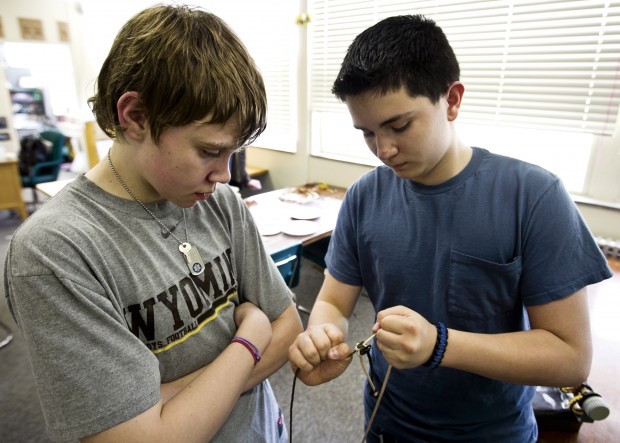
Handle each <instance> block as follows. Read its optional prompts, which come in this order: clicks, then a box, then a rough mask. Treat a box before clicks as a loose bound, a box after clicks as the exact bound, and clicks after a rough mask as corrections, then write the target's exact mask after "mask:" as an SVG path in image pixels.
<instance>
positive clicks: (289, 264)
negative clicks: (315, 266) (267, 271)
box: [271, 243, 310, 314]
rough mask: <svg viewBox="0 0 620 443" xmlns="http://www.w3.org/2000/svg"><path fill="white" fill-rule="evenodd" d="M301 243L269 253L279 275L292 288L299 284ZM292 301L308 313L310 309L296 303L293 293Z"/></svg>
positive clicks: (301, 310) (299, 308)
mask: <svg viewBox="0 0 620 443" xmlns="http://www.w3.org/2000/svg"><path fill="white" fill-rule="evenodd" d="M302 250H303V248H302V245H301V243H297V244H295V245H293V246H290V247H288V248H286V249H283V250H281V251H278V252H275V253H273V254H271V258H272V259H273V261H274V263H275V264H276V266H277V267H278V270H279V271H280V275H282V278H283V279H284V281H285V282H286V284H287V286H288V287H289V288H294V287H295V286H297V285H298V284H299V276H300V274H301V258H302ZM293 301H294V302H295V304H296V305H297V309H298V310H299V311H300V312H303V313H305V314H310V310H309V309H308V308H305V307H304V306H301V305H300V304H299V303H297V297H296V296H295V293H293Z"/></svg>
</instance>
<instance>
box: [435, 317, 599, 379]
mask: <svg viewBox="0 0 620 443" xmlns="http://www.w3.org/2000/svg"><path fill="white" fill-rule="evenodd" d="M448 337H449V339H448V346H447V348H446V352H445V355H444V358H443V361H442V364H441V366H444V367H451V368H455V369H461V370H463V371H468V372H472V373H475V374H478V375H482V376H484V377H488V378H492V379H495V380H501V381H505V382H508V383H516V384H522V385H539V386H576V385H578V384H580V383H582V382H584V381H585V380H586V378H587V376H588V373H589V371H590V361H591V355H590V353H588V352H585V353H579V352H578V351H577V350H576V349H575V348H573V347H571V346H570V345H569V344H567V343H566V342H564V341H563V340H562V339H560V338H559V337H557V336H555V335H554V334H552V333H551V332H549V331H545V330H541V329H538V330H531V331H522V332H513V333H508V334H474V333H470V332H463V331H455V330H452V329H449V331H448Z"/></svg>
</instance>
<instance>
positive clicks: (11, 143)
mask: <svg viewBox="0 0 620 443" xmlns="http://www.w3.org/2000/svg"><path fill="white" fill-rule="evenodd" d="M5 83H6V76H5V74H4V67H3V66H2V64H0V85H4V84H5ZM12 116H13V107H12V104H11V94H10V93H9V90H8V89H7V88H4V87H1V86H0V117H4V118H6V124H7V128H6V129H0V133H2V134H8V136H9V137H10V138H9V140H2V141H0V151H2V157H4V156H5V154H9V155H14V156H16V155H17V154H18V153H19V138H18V135H17V131H16V130H15V128H14V126H13V118H12Z"/></svg>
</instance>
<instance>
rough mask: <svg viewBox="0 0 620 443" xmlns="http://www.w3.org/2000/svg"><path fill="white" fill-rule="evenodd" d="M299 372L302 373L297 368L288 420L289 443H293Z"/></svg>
mask: <svg viewBox="0 0 620 443" xmlns="http://www.w3.org/2000/svg"><path fill="white" fill-rule="evenodd" d="M299 371H301V369H300V368H297V370H296V371H295V377H294V378H293V387H292V389H291V406H290V408H289V412H288V419H289V425H288V438H289V443H293V401H294V400H295V384H296V383H297V377H298V376H299Z"/></svg>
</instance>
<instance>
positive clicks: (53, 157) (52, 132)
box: [21, 129, 65, 203]
mask: <svg viewBox="0 0 620 443" xmlns="http://www.w3.org/2000/svg"><path fill="white" fill-rule="evenodd" d="M39 136H40V137H41V138H42V139H45V140H48V141H50V142H51V143H52V149H51V150H50V152H49V154H48V156H47V160H46V161H42V162H37V163H35V165H34V166H33V167H32V169H31V170H30V174H29V175H22V176H21V178H22V186H23V187H24V188H32V197H33V202H34V203H37V201H38V199H37V190H36V188H35V186H36V185H38V184H39V183H47V182H53V181H56V180H58V175H59V174H60V166H61V165H62V162H63V159H64V149H65V136H64V135H63V134H62V132H60V131H58V130H57V129H48V130H45V131H41V133H39Z"/></svg>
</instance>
